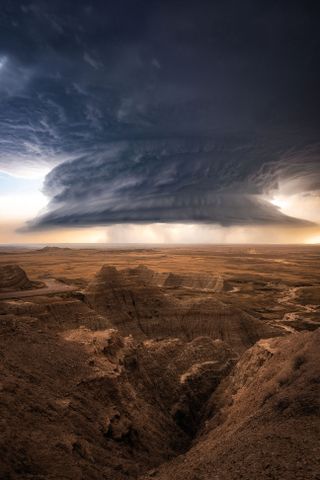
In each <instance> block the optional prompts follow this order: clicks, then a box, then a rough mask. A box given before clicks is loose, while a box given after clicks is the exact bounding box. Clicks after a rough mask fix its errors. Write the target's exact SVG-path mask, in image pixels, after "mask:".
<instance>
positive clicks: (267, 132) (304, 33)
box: [0, 0, 320, 229]
mask: <svg viewBox="0 0 320 480" xmlns="http://www.w3.org/2000/svg"><path fill="white" fill-rule="evenodd" d="M2 18H3V20H2V21H3V25H5V28H1V29H0V45H1V47H0V95H1V98H0V100H1V105H0V106H1V108H0V129H1V137H0V171H5V172H10V173H11V174H15V175H20V174H21V173H23V175H28V174H30V175H34V173H33V172H35V171H37V170H40V171H41V174H42V173H43V171H46V172H47V171H51V172H50V173H49V175H48V176H47V179H46V183H45V192H46V194H47V195H48V196H49V198H50V199H51V200H50V203H49V206H48V208H47V211H46V213H45V214H43V215H42V216H40V217H38V218H35V219H34V221H33V222H31V223H30V224H29V227H28V228H29V229H32V228H33V229H41V228H49V227H60V226H73V225H79V226H83V225H95V224H97V225H109V224H114V223H116V224H119V223H132V222H136V223H146V222H169V223H174V222H183V223H187V222H191V223H196V222H200V223H201V222H202V223H219V224H221V225H254V224H257V225H266V224H274V225H279V224H297V223H299V221H300V222H301V220H299V219H296V218H292V217H294V212H291V211H289V212H284V211H283V210H282V209H281V208H279V207H277V206H276V205H274V204H272V203H271V200H272V198H273V196H274V195H278V196H279V195H281V196H292V195H293V194H297V193H299V195H300V194H301V195H305V194H311V193H312V194H317V192H318V191H319V155H318V152H319V149H318V146H317V145H316V140H317V139H318V131H319V128H318V127H319V118H318V112H319V110H320V101H319V95H318V85H319V83H320V68H319V65H320V62H319V61H318V60H319V58H318V56H319V48H318V43H319V28H318V24H317V21H316V19H317V15H316V7H311V5H308V6H306V5H305V3H303V2H296V1H290V2H289V1H285V2H280V3H279V2H278V3H276V2H266V4H265V6H264V8H263V14H262V13H261V6H260V5H257V2H254V1H253V0H245V1H244V2H234V1H231V0H230V1H226V2H212V1H210V0H204V1H203V2H201V8H200V6H199V4H198V3H196V2H194V1H191V0H190V1H189V0H186V1H185V2H184V6H183V9H182V8H181V5H180V2H178V1H175V0H173V1H172V2H156V1H153V0H150V1H149V2H143V1H137V2H132V1H130V0H121V1H119V2H103V1H100V0H99V1H97V2H91V3H90V2H89V3H88V1H87V0H79V1H78V2H77V8H76V9H75V8H74V2H73V1H71V0H64V1H63V2H62V0H52V1H50V2H49V0H42V1H41V2H32V1H29V0H25V2H24V3H23V5H22V6H19V5H18V4H15V2H6V5H5V7H3V16H2ZM301 19H303V21H302V20H301ZM309 204H310V208H311V205H314V204H315V203H314V202H309ZM285 213H287V214H285ZM309 218H314V216H312V215H311V214H310V215H309Z"/></svg>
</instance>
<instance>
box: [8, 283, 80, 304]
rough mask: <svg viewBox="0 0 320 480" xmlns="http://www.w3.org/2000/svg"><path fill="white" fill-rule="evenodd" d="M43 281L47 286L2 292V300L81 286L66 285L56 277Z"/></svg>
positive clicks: (70, 290) (68, 290)
mask: <svg viewBox="0 0 320 480" xmlns="http://www.w3.org/2000/svg"><path fill="white" fill-rule="evenodd" d="M43 283H44V284H45V287H43V288H35V289H32V290H19V291H16V292H2V293H0V300H5V299H8V298H25V297H35V296H39V295H49V294H50V293H63V292H73V291H75V290H78V288H79V287H76V286H74V285H66V284H65V283H62V282H59V281H58V280H55V279H54V278H48V279H46V280H43Z"/></svg>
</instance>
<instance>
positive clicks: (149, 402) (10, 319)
mask: <svg viewBox="0 0 320 480" xmlns="http://www.w3.org/2000/svg"><path fill="white" fill-rule="evenodd" d="M28 303H29V302H28ZM57 304H59V302H58V303H57ZM19 308H20V313H19V315H15V314H13V313H6V314H5V313H3V312H2V314H0V331H1V335H0V352H1V354H0V355H1V363H0V380H1V383H0V387H1V422H2V428H1V438H0V448H1V452H2V455H1V459H0V477H1V478H10V479H13V480H15V479H25V478H34V479H37V478H52V479H53V478H64V477H65V476H66V474H67V478H68V479H70V480H73V479H79V478H86V479H87V480H96V479H98V478H99V479H100V478H112V479H114V480H124V479H128V478H137V476H138V475H140V474H142V473H144V472H146V471H148V470H150V469H152V468H155V467H157V466H158V465H159V464H161V463H163V462H166V461H168V460H169V459H170V458H173V457H174V456H176V455H177V454H179V453H181V452H182V451H185V450H186V448H187V447H188V445H189V444H190V442H191V440H192V436H193V433H194V431H195V425H196V424H197V423H198V421H199V418H200V412H201V411H202V408H203V405H204V403H205V401H206V399H207V398H208V397H209V396H210V395H211V394H212V392H213V391H214V390H215V389H216V387H217V385H218V383H219V382H220V380H221V379H222V377H223V376H224V375H225V374H226V373H227V372H228V371H229V369H230V368H231V365H232V364H233V363H234V361H235V355H234V354H233V353H232V352H231V351H230V349H228V348H227V347H226V346H225V345H224V344H223V342H219V341H213V340H212V339H210V338H198V339H195V340H193V341H191V342H186V341H183V340H182V339H167V340H158V341H156V340H147V341H145V342H142V343H141V342H140V343H136V341H135V340H134V339H133V337H132V336H128V337H122V336H120V335H119V333H118V332H117V331H116V330H114V329H107V330H90V329H88V328H85V327H80V328H79V326H78V325H75V327H76V328H74V329H72V330H70V329H69V330H66V329H64V328H61V327H62V325H63V324H62V323H60V322H56V320H52V321H51V325H50V326H48V323H49V324H50V322H49V318H47V319H46V321H44V317H43V311H42V309H41V308H40V309H38V311H37V314H36V313H35V311H34V312H33V315H31V314H29V315H27V314H24V315H23V314H22V311H21V302H20V307H19ZM28 308H30V305H29V307H28ZM31 313H32V312H31ZM49 314H50V312H49ZM46 315H48V312H46ZM65 321H66V323H67V322H68V319H67V318H66V320H65ZM178 412H183V415H184V416H183V421H181V418H182V416H181V413H178Z"/></svg>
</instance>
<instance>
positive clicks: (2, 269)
mask: <svg viewBox="0 0 320 480" xmlns="http://www.w3.org/2000/svg"><path fill="white" fill-rule="evenodd" d="M32 287H33V284H32V282H31V281H30V280H29V278H28V277H27V275H26V273H25V271H24V270H22V268H21V267H19V265H15V264H9V265H0V292H10V291H17V290H28V289H30V288H32Z"/></svg>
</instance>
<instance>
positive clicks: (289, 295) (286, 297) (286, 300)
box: [278, 287, 318, 333]
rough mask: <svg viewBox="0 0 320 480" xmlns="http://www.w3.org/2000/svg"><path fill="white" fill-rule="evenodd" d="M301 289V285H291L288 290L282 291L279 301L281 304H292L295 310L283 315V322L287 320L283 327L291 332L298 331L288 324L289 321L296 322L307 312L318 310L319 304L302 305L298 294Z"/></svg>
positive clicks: (291, 306)
mask: <svg viewBox="0 0 320 480" xmlns="http://www.w3.org/2000/svg"><path fill="white" fill-rule="evenodd" d="M299 290H300V287H290V288H288V290H286V291H284V292H282V294H281V295H280V296H279V298H278V303H279V304H281V305H287V306H290V308H292V309H293V310H292V311H290V312H287V313H285V314H284V315H283V317H282V320H281V321H282V322H285V323H286V324H285V325H283V324H282V325H281V327H282V328H283V329H284V330H286V331H288V332H291V333H296V332H297V330H296V329H295V328H294V327H292V326H288V325H287V324H288V323H289V322H294V321H296V320H299V318H300V317H301V316H303V314H305V313H313V312H316V311H317V310H318V305H302V304H301V303H298V302H297V296H298V295H297V294H298V291H299Z"/></svg>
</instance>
